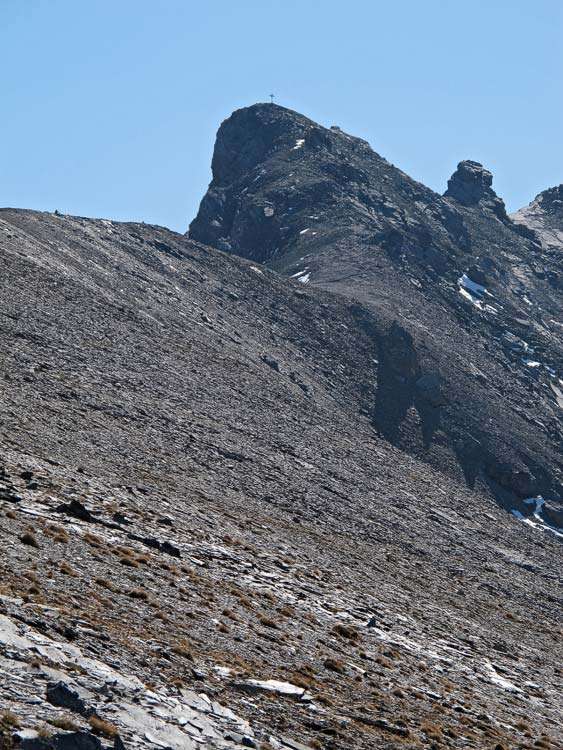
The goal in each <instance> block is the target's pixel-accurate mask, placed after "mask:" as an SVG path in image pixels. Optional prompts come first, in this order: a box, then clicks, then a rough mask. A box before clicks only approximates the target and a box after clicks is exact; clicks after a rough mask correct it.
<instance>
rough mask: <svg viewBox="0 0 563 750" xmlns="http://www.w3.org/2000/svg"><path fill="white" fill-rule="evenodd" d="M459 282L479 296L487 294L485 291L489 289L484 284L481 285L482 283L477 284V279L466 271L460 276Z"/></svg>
mask: <svg viewBox="0 0 563 750" xmlns="http://www.w3.org/2000/svg"><path fill="white" fill-rule="evenodd" d="M457 283H458V284H459V285H460V286H461V287H463V288H464V289H466V290H467V291H468V292H470V293H471V294H473V295H477V296H478V297H480V296H481V295H483V294H485V292H486V291H487V289H486V288H485V287H484V286H481V284H477V282H476V281H472V280H471V279H470V278H469V276H468V275H467V274H466V273H464V274H463V275H462V276H460V277H459V279H458V280H457Z"/></svg>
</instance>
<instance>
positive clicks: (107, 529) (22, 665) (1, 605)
mask: <svg viewBox="0 0 563 750" xmlns="http://www.w3.org/2000/svg"><path fill="white" fill-rule="evenodd" d="M337 137H338V138H341V137H343V136H340V135H338V136H337ZM241 153H242V150H241ZM510 231H512V230H510ZM0 254H1V257H2V266H3V273H2V275H1V276H0V284H1V287H2V288H1V295H2V300H3V304H2V310H1V313H2V317H1V325H0V337H1V351H2V373H1V376H2V379H1V381H0V382H1V389H0V399H1V405H2V424H1V429H0V445H1V448H2V452H1V458H2V461H1V466H2V471H1V476H0V504H1V516H0V530H1V534H2V548H3V550H4V551H3V554H2V556H1V558H0V566H1V584H0V737H1V739H0V744H1V746H2V747H12V746H14V745H17V746H19V747H21V748H27V750H38V749H39V750H46V749H47V748H67V749H68V748H100V747H110V746H113V747H114V748H123V747H125V748H128V749H129V748H154V747H161V748H162V747H169V748H173V749H174V750H176V749H178V750H180V748H196V747H204V748H208V747H209V748H213V747H215V748H237V747H257V748H261V750H270V748H276V749H278V750H282V749H284V748H285V749H287V748H289V750H291V749H293V750H303V748H326V749H327V750H328V749H333V748H334V749H335V748H339V749H341V748H350V749H351V748H366V749H367V748H372V747H374V746H377V747H382V748H423V747H428V748H430V747H436V748H438V747H452V748H467V747H473V748H485V747H490V748H495V747H504V748H555V747H557V746H558V745H560V743H561V740H562V735H561V710H560V709H561V706H560V701H559V696H560V692H561V684H560V679H561V672H560V668H559V666H558V665H559V663H560V661H561V660H560V658H559V657H560V643H561V638H560V636H561V630H560V622H559V615H560V605H561V595H560V590H559V589H558V572H559V571H558V557H557V556H558V553H559V549H560V544H559V541H558V538H557V537H556V536H555V534H553V533H551V532H549V531H546V521H545V518H544V517H543V516H542V509H541V508H540V507H539V505H538V504H536V503H533V504H526V503H525V502H523V501H522V502H520V504H519V506H518V507H521V508H522V513H523V514H525V517H524V520H525V521H526V522H525V523H524V522H523V521H522V520H518V519H517V518H515V517H514V516H513V515H511V514H508V513H506V512H505V511H504V510H502V509H501V508H500V507H499V506H498V505H497V504H495V503H491V501H490V497H489V495H488V494H487V491H486V488H485V487H481V485H480V484H478V483H477V484H476V486H475V488H474V489H470V488H468V487H467V486H466V483H465V481H458V478H457V477H456V476H455V473H452V474H451V475H450V474H449V473H448V472H446V473H444V471H443V470H442V469H441V468H435V467H434V466H433V465H432V462H428V461H425V460H424V461H423V460H419V459H418V458H417V457H416V456H413V455H411V454H410V453H408V452H405V451H403V450H402V449H401V448H400V447H397V446H395V445H393V444H392V442H390V441H389V440H388V439H387V436H386V435H385V434H383V433H382V432H381V431H380V432H378V431H375V430H374V426H373V420H374V414H377V410H378V403H379V401H380V400H381V387H385V386H381V382H382V380H383V381H384V378H386V377H389V373H390V372H391V373H392V372H397V374H398V375H400V376H401V377H402V375H401V373H402V372H404V369H405V368H407V367H411V368H412V367H414V365H413V364H412V362H413V359H412V346H411V344H410V339H409V338H408V337H407V335H406V334H405V333H404V332H403V329H398V328H397V329H393V328H392V327H391V328H390V330H389V332H388V333H387V334H386V335H387V336H388V337H389V338H388V339H387V341H388V342H389V343H390V344H391V346H390V348H389V351H392V352H393V355H392V358H391V360H390V363H389V364H388V365H385V366H383V367H382V365H381V362H382V357H383V358H384V357H385V356H388V355H387V354H386V351H387V350H386V349H385V347H384V346H383V344H382V341H383V342H385V339H382V338H381V336H382V334H381V330H380V327H381V322H380V319H379V318H378V317H377V309H376V308H375V307H374V308H371V307H370V306H368V305H362V304H360V303H359V302H357V301H352V300H349V299H348V298H347V297H346V296H343V295H342V294H336V295H335V294H332V293H331V292H328V291H325V290H323V289H321V288H319V287H316V286H314V285H313V283H310V284H309V285H303V284H300V283H298V282H296V281H288V280H286V279H284V278H283V277H282V276H279V275H277V274H274V273H272V272H271V271H269V270H268V269H267V268H265V267H262V266H258V265H257V264H256V263H255V262H252V261H246V260H242V259H239V258H237V257H233V255H226V254H223V253H221V252H219V251H217V250H213V249H211V248H208V247H205V246H203V245H200V244H198V243H197V242H194V241H192V240H188V239H187V238H185V237H182V236H179V235H176V234H174V233H172V232H169V231H167V230H165V229H162V228H159V227H152V226H148V225H144V224H142V225H139V224H117V223H114V222H110V221H103V220H100V221H95V220H89V219H81V218H77V217H67V216H59V215H51V214H39V213H36V212H31V211H16V210H8V209H6V210H2V211H0ZM413 289H414V290H416V289H417V287H415V286H414V285H413ZM456 294H457V295H459V293H458V292H457V291H456ZM459 296H460V295H459ZM456 299H457V297H456ZM462 302H463V303H464V304H465V302H464V300H462ZM394 331H395V332H394ZM401 347H402V348H401ZM398 367H400V368H402V369H399V370H394V369H393V368H398ZM386 368H387V369H386ZM487 377H491V376H490V374H489V375H487ZM419 380H420V377H418V375H417V380H416V381H415V382H416V383H418V382H419ZM541 382H542V381H541V380H538V383H537V384H536V385H535V388H538V389H539V387H540V385H539V384H540V383H541ZM416 387H417V388H419V389H420V388H422V390H424V386H422V385H420V384H419V385H417V386H416ZM531 393H535V391H534V392H531ZM434 394H435V391H434V390H433V388H432V387H431V384H430V387H429V396H428V398H429V399H434ZM514 502H519V501H518V499H517V498H516V499H515V500H514Z"/></svg>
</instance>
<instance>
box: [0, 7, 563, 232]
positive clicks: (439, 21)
mask: <svg viewBox="0 0 563 750" xmlns="http://www.w3.org/2000/svg"><path fill="white" fill-rule="evenodd" d="M562 40H563V1H562V0H526V1H525V2H523V1H522V0H488V1H485V0H451V1H447V0H394V1H391V0H385V1H382V0H279V1H277V0H197V1H196V0H0V70H1V71H2V76H1V82H2V85H1V87H0V206H17V207H24V208H35V209H43V210H55V209H58V210H59V211H62V212H63V213H72V214H80V215H84V216H103V217H107V218H114V219H129V220H143V221H146V222H150V223H158V224H163V225H165V226H169V227H171V228H173V229H177V230H180V231H185V229H186V227H187V224H188V221H189V220H190V219H191V218H192V217H193V215H194V213H195V211H196V210H197V206H198V203H199V200H200V198H201V196H202V194H203V192H204V190H205V188H206V186H207V183H208V182H209V180H210V160H211V154H212V149H213V142H214V138H215V132H216V130H217V127H218V125H219V123H220V122H221V120H223V119H224V118H225V117H227V116H228V115H229V114H230V112H231V111H232V110H233V109H236V108H238V107H242V106H246V105H249V104H252V103H254V102H256V101H266V100H267V99H268V94H270V92H273V93H274V94H275V95H276V101H277V102H278V103H279V104H283V105H284V106H287V107H290V108H292V109H296V110H298V111H299V112H302V113H303V114H305V115H307V116H309V117H311V118H313V119H315V120H317V121H318V122H321V123H322V124H324V125H327V126H329V125H332V124H335V125H340V126H341V127H342V128H343V129H344V130H346V131H348V132H350V133H353V134H354V135H359V136H361V137H363V138H365V139H367V140H368V141H369V142H370V143H371V145H372V147H373V148H374V149H375V150H376V151H378V152H379V153H380V154H382V155H384V156H385V157H386V158H387V159H389V161H391V162H393V163H394V164H396V165H397V166H399V167H401V169H403V170H404V171H406V172H408V173H409V174H411V175H412V176H413V177H415V178H416V179H419V180H421V181H422V182H424V183H425V184H427V185H429V186H430V187H431V188H433V189H435V190H437V191H439V192H443V190H444V189H445V187H446V181H447V179H448V177H449V176H450V174H451V173H452V171H453V170H454V168H455V166H456V164H457V162H458V161H460V160H461V159H464V158H471V159H476V160H478V161H481V162H483V163H484V164H485V165H486V166H487V167H488V168H489V169H491V170H492V172H493V174H494V187H495V188H496V190H497V192H498V193H499V194H500V195H501V196H502V197H503V198H504V199H505V200H506V202H507V204H508V207H509V210H514V209H516V208H519V207H520V206H521V205H524V204H526V203H528V202H529V201H530V200H531V199H532V198H533V197H534V195H535V194H536V193H538V192H539V191H540V190H543V189H545V188H546V187H550V186H552V185H555V184H559V183H561V182H563V148H562V139H563V43H562Z"/></svg>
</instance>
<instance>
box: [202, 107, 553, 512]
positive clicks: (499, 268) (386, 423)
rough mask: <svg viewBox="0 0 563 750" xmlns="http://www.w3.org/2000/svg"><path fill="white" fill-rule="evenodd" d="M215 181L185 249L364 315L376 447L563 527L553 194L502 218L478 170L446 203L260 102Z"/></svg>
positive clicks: (216, 166) (228, 128)
mask: <svg viewBox="0 0 563 750" xmlns="http://www.w3.org/2000/svg"><path fill="white" fill-rule="evenodd" d="M212 172H213V180H212V182H211V184H210V186H209V189H208V191H207V193H206V195H205V196H204V198H203V200H202V202H201V206H200V209H199V212H198V214H197V216H196V218H195V219H194V220H193V221H192V223H191V224H190V228H189V236H190V237H191V238H193V239H195V240H198V241H200V242H203V243H206V244H208V245H212V246H214V247H217V248H219V249H221V250H224V251H226V252H230V253H235V254H237V255H241V256H242V257H245V258H248V259H251V260H253V261H257V262H260V263H264V264H265V265H266V266H268V267H269V268H271V269H272V270H274V271H277V272H279V273H282V274H284V275H286V276H289V277H291V278H293V279H294V280H295V282H296V283H299V282H301V283H302V284H304V285H305V284H306V285H310V286H315V287H320V288H324V289H327V290H330V291H333V292H336V293H338V294H340V295H343V296H345V297H347V298H348V299H351V300H354V301H355V302H356V303H357V306H356V310H355V314H356V316H357V318H358V320H361V321H362V324H363V326H364V327H365V330H366V332H368V333H369V336H370V337H371V340H372V343H373V352H374V359H375V360H376V363H375V365H374V372H373V394H372V403H371V407H370V409H371V418H372V422H373V427H374V429H375V430H376V431H377V432H378V433H379V434H381V435H383V436H384V437H385V438H387V439H388V440H390V441H391V442H392V443H393V444H395V445H397V446H399V447H401V448H402V449H403V450H406V451H408V452H410V453H412V454H413V455H416V456H417V457H419V458H422V459H423V460H425V461H428V462H430V463H432V464H433V465H434V466H436V467H437V468H439V469H440V470H441V471H444V472H447V473H449V474H450V475H452V476H457V477H459V478H462V479H463V481H464V482H465V483H466V484H468V485H469V486H471V487H473V486H475V485H476V484H478V485H479V486H480V487H481V488H482V489H484V490H485V491H487V492H489V493H492V494H493V495H494V496H495V498H496V499H497V500H498V501H500V502H501V503H503V504H504V505H505V507H507V508H511V509H516V510H518V511H519V512H523V513H529V507H527V506H526V504H525V503H523V501H524V500H526V499H527V498H529V497H531V496H537V495H542V496H544V497H545V498H546V499H548V501H549V503H550V504H551V505H552V509H551V512H552V517H551V520H552V522H553V521H554V520H555V516H557V517H558V518H559V519H560V509H561V498H562V488H561V480H562V476H563V475H562V469H563V463H562V460H561V453H562V450H561V449H562V446H563V442H562V441H563V420H562V415H563V411H562V408H561V404H562V403H563V402H562V399H561V387H562V384H561V380H560V378H561V377H563V335H562V333H563V310H562V305H563V297H562V294H561V290H562V284H563V275H562V271H563V267H562V260H561V259H562V255H561V238H562V235H561V216H562V211H561V188H554V189H553V190H550V191H546V193H544V194H542V195H541V196H538V198H537V199H536V201H534V203H533V204H532V205H531V206H530V207H529V208H528V209H524V210H523V211H521V212H519V213H518V214H517V215H516V216H515V217H513V218H512V217H510V216H508V215H507V213H506V210H505V206H504V203H503V201H502V199H501V198H499V197H498V196H497V195H496V194H495V192H494V190H493V187H492V181H493V178H492V175H491V173H490V172H489V171H487V170H486V169H485V168H484V167H483V166H482V165H481V164H479V163H477V162H475V161H462V162H461V163H460V164H459V165H458V167H457V170H456V171H455V172H454V174H453V175H452V177H451V178H450V180H449V181H448V186H447V190H446V191H445V193H444V195H443V196H441V195H438V194H437V193H435V192H433V191H432V190H430V189H428V188H427V187H425V186H424V185H421V184H420V183H418V182H416V181H415V180H413V179H411V178H410V177H409V176H408V175H406V174H404V173H403V172H402V171H401V170H399V169H397V168H396V167H395V166H393V165H392V164H390V163H389V162H387V161H386V160H385V159H384V158H383V157H381V156H379V154H377V153H375V152H374V151H373V150H372V149H371V148H370V146H369V145H368V144H367V143H366V142H365V141H363V140H361V139H359V138H354V137H352V136H350V135H348V134H346V133H344V132H342V130H340V129H339V128H337V127H331V128H330V129H327V128H324V127H321V126H320V125H318V124H316V123H314V122H312V121H310V120H308V119H307V118H305V117H303V116H301V115H299V114H297V113H295V112H292V111H290V110H287V109H284V108H282V107H279V106H276V105H266V104H258V105H255V106H252V107H248V108H245V109H241V110H238V111H236V112H234V113H233V114H232V115H231V117H229V118H228V119H227V120H226V121H225V122H224V123H223V124H222V125H221V127H220V129H219V132H218V134H217V140H216V145H215V151H214V155H213V162H212ZM548 512H549V511H548Z"/></svg>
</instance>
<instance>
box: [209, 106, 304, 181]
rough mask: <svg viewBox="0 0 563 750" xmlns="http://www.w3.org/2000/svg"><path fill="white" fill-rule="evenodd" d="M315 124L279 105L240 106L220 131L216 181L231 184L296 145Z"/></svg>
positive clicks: (213, 164) (215, 155) (214, 154)
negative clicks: (278, 150)
mask: <svg viewBox="0 0 563 750" xmlns="http://www.w3.org/2000/svg"><path fill="white" fill-rule="evenodd" d="M311 126H314V123H312V122H311V121H309V120H307V118H305V117H303V116H302V115H299V114H298V113H297V112H293V111H292V110H290V109H286V108H285V107H280V106H279V105H277V104H254V105H253V106H251V107H244V108H243V109H238V110H236V111H235V112H233V114H232V115H231V116H230V117H228V118H227V119H226V120H225V121H224V122H223V123H222V124H221V126H220V128H219V131H218V132H217V140H216V143H215V150H214V153H213V161H212V164H211V169H212V173H213V182H214V183H215V184H217V185H229V184H231V183H232V182H233V181H235V180H236V179H237V178H238V177H240V175H241V174H244V173H247V172H249V171H251V170H252V169H254V168H255V167H256V166H257V165H258V164H259V163H260V162H262V161H264V159H265V158H266V157H267V156H268V155H269V154H271V153H272V152H274V151H276V150H277V149H280V148H283V147H284V146H289V145H292V142H291V139H292V138H293V140H295V139H297V138H298V137H300V136H302V135H303V134H304V133H305V131H307V130H310V129H311Z"/></svg>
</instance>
